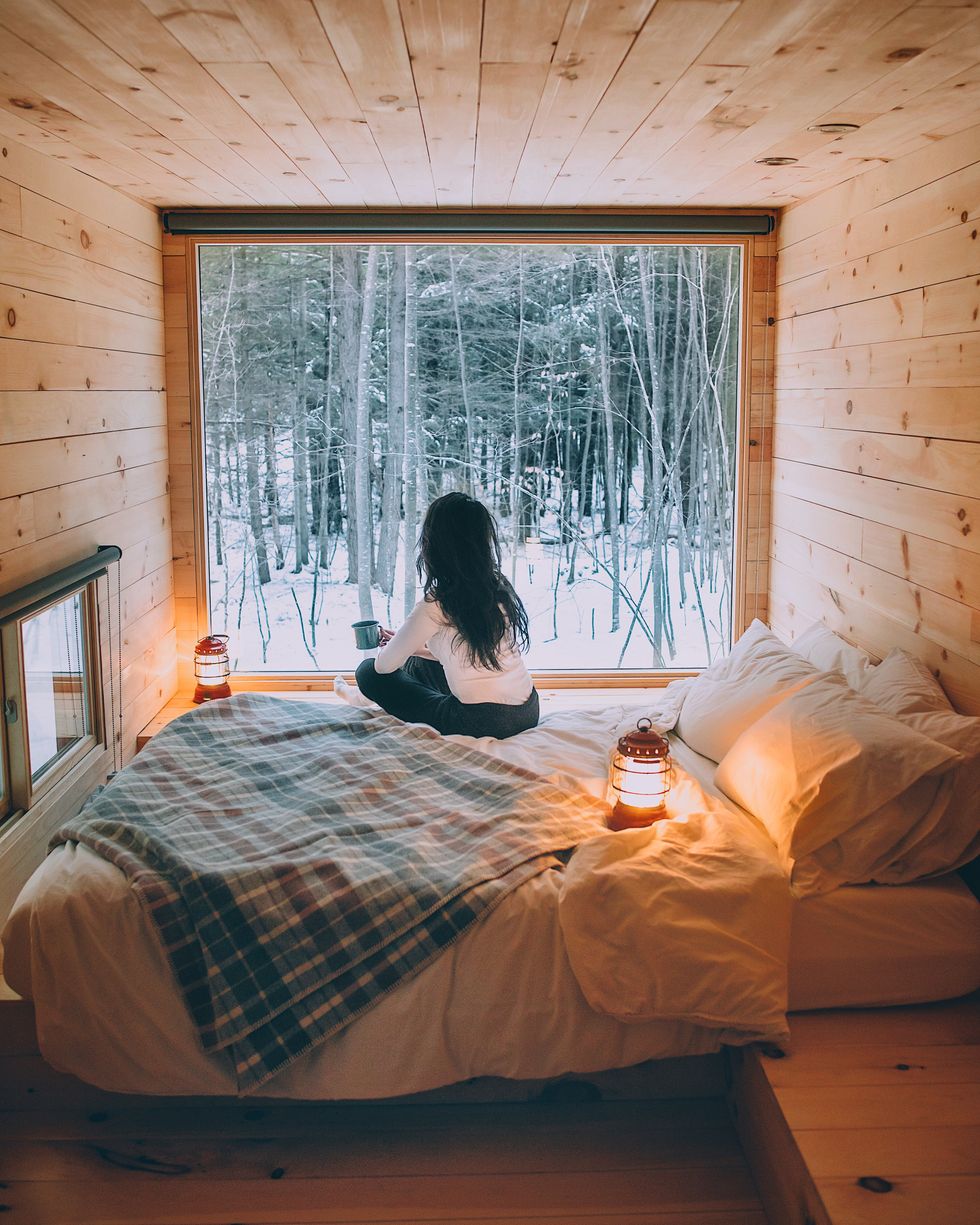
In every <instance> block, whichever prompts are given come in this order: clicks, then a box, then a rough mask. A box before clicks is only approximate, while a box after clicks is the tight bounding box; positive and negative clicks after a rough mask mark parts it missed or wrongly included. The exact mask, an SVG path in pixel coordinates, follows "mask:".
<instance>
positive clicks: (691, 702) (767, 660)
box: [675, 621, 817, 761]
mask: <svg viewBox="0 0 980 1225" xmlns="http://www.w3.org/2000/svg"><path fill="white" fill-rule="evenodd" d="M816 675H817V669H816V668H815V667H813V665H812V664H808V663H807V662H806V660H805V659H801V658H800V656H799V655H797V654H796V652H795V651H791V650H790V649H789V647H787V646H786V645H785V644H784V643H782V642H780V640H779V639H778V638H777V637H776V635H775V634H773V633H772V631H771V630H769V629H767V628H766V627H765V626H764V625H763V624H762V622H761V621H753V622H752V624H751V625H750V626H749V628H748V629H747V630H746V631H745V633H744V634H743V635H742V637H741V638H740V639H739V640H738V642H736V643H735V645H734V646H733V647H732V649H731V652H730V653H729V654H728V655H727V656H725V658H724V659H719V660H718V661H717V663H714V664H712V665H711V667H710V668H706V669H705V671H704V672H702V673H701V675H700V676H699V677H697V678H696V680H695V681H694V682H693V683H692V684H691V687H690V688H689V689H688V691H687V693H686V694H685V695H684V702H683V705H682V706H681V713H680V718H679V719H678V721H677V726H676V729H675V730H676V732H677V735H678V736H680V738H681V739H682V740H684V741H685V742H686V743H687V744H689V745H690V746H691V748H692V749H694V751H695V752H696V753H700V754H701V756H702V757H710V758H711V760H712V761H721V759H722V758H723V757H724V756H725V754H726V753H727V752H728V750H729V749H730V748H731V747H732V745H733V744H734V743H735V741H736V740H737V739H738V738H739V736H740V735H741V734H742V732H743V731H745V729H746V728H747V727H748V726H749V724H750V723H754V722H755V720H756V719H758V718H761V716H762V715H764V714H765V713H766V711H767V710H771V709H772V707H773V706H775V705H776V703H777V702H781V701H782V700H783V699H784V698H786V697H788V696H789V695H790V694H791V693H794V692H795V691H796V690H797V689H799V688H800V687H801V686H802V685H806V684H808V683H809V682H810V681H811V680H812V679H813V678H814V677H815V676H816Z"/></svg>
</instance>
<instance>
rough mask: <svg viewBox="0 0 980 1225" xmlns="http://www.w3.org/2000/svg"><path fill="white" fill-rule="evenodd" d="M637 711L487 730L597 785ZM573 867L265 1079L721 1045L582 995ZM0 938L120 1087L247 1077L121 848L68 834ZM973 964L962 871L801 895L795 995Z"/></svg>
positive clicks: (504, 1073)
mask: <svg viewBox="0 0 980 1225" xmlns="http://www.w3.org/2000/svg"><path fill="white" fill-rule="evenodd" d="M629 713H630V712H628V711H625V710H624V709H623V708H621V707H617V708H612V709H610V710H608V711H588V712H561V713H559V714H555V715H552V716H549V717H548V719H547V720H545V722H544V724H543V726H542V727H540V728H539V729H536V731H535V732H534V733H525V734H524V735H523V736H521V737H515V738H514V739H513V740H511V741H504V742H497V741H493V742H477V746H478V747H481V748H484V749H485V750H486V751H488V752H492V753H493V754H494V755H496V756H502V757H506V758H507V759H508V760H512V761H516V762H518V763H519V764H522V765H531V767H532V768H534V769H536V770H538V771H539V772H541V773H550V774H553V775H555V776H556V777H560V776H564V777H565V778H566V779H567V778H568V777H569V776H572V777H574V779H575V781H576V782H577V783H578V784H579V785H585V786H587V787H589V788H590V789H596V788H601V787H604V786H605V770H606V757H607V749H606V747H605V746H608V745H609V744H610V743H611V742H612V730H613V729H615V728H616V727H619V726H621V724H622V722H623V718H624V716H625V715H628V714H629ZM470 743H472V742H470ZM674 755H675V758H676V760H677V761H678V763H679V764H680V765H681V766H682V767H683V768H685V769H687V770H688V771H689V772H690V773H691V774H694V775H695V776H696V777H697V778H698V779H699V780H700V781H701V782H702V784H703V785H704V786H705V788H706V789H707V790H709V791H711V792H712V793H714V794H716V795H717V794H718V793H717V792H716V791H715V789H714V787H713V785H712V783H711V776H712V774H713V771H714V763H713V762H708V761H706V759H704V758H699V757H698V756H697V755H696V754H694V753H692V752H691V750H690V749H689V748H688V747H687V746H686V745H684V744H683V743H682V742H679V741H677V742H675V745H674ZM561 881H562V878H561V876H560V874H559V873H557V872H554V871H550V872H545V873H543V874H542V875H540V876H538V877H536V878H534V879H533V880H531V881H529V882H528V883H526V884H525V885H523V886H521V888H520V889H519V890H517V891H516V892H515V893H513V894H511V895H510V896H509V897H508V898H506V899H505V900H504V902H503V903H502V904H501V905H500V906H499V907H498V908H497V909H496V910H495V911H494V912H493V913H492V914H491V915H489V916H488V917H487V918H486V919H485V920H484V921H483V922H481V923H480V924H477V925H476V926H475V927H473V928H472V929H471V930H470V931H469V932H467V934H466V935H465V936H464V938H462V939H461V940H459V941H458V942H457V943H456V944H455V945H453V946H452V947H451V948H449V949H447V950H446V951H445V952H444V953H443V954H442V955H441V956H440V957H439V958H438V959H437V960H436V961H435V962H434V963H432V964H431V965H429V966H428V967H427V968H426V969H425V970H423V971H422V972H421V973H420V974H419V975H418V976H417V977H416V978H414V979H412V980H410V981H409V982H406V983H403V984H402V985H400V986H399V987H398V988H397V989H396V990H394V991H392V992H391V993H390V994H389V995H387V996H385V997H384V998H383V999H382V1000H381V1001H380V1002H379V1003H378V1004H377V1005H376V1006H375V1007H373V1008H372V1009H371V1010H370V1011H368V1012H366V1013H365V1014H364V1015H363V1016H361V1017H359V1018H358V1019H357V1020H356V1021H354V1022H353V1024H351V1025H350V1026H349V1027H348V1028H347V1029H346V1030H345V1031H344V1032H342V1033H340V1034H339V1035H337V1036H335V1037H334V1038H331V1039H330V1040H329V1041H327V1042H325V1043H323V1044H322V1045H320V1046H319V1047H317V1048H316V1049H314V1050H313V1051H311V1052H309V1053H307V1054H306V1055H304V1056H303V1057H302V1058H300V1059H298V1060H297V1061H296V1062H295V1063H294V1064H292V1065H291V1066H290V1067H288V1068H286V1069H285V1070H284V1071H283V1072H282V1073H280V1074H279V1075H278V1076H276V1077H275V1078H274V1079H273V1080H272V1081H271V1082H269V1084H268V1085H266V1086H264V1087H263V1089H261V1090H259V1094H260V1095H264V1096H272V1097H286V1098H309V1099H320V1100H323V1099H334V1100H336V1099H343V1098H359V1099H370V1098H377V1097H389V1096H394V1095H396V1094H407V1093H416V1092H420V1091H423V1090H426V1089H431V1088H436V1087H439V1086H442V1085H447V1084H452V1083H456V1082H459V1081H463V1080H468V1079H470V1078H473V1077H484V1076H495V1077H504V1078H509V1079H518V1080H525V1079H538V1078H544V1077H550V1076H558V1075H563V1074H566V1073H578V1074H586V1073H590V1072H596V1071H599V1070H603V1069H610V1068H618V1067H627V1066H629V1065H631V1064H636V1063H641V1062H643V1061H645V1060H648V1059H657V1058H665V1057H672V1056H683V1055H699V1054H708V1053H710V1052H712V1051H715V1050H717V1049H719V1047H720V1045H721V1044H722V1043H724V1041H725V1033H724V1031H716V1030H709V1029H704V1028H701V1027H699V1026H697V1025H693V1024H690V1023H687V1022H679V1021H643V1022H633V1023H624V1022H622V1021H620V1020H618V1019H616V1018H614V1017H611V1016H608V1015H605V1014H601V1013H599V1012H596V1011H594V1010H593V1009H592V1008H591V1007H590V1006H589V1005H588V1003H587V1001H586V1000H585V998H584V996H583V994H582V991H581V989H580V987H579V984H578V981H577V979H576V977H575V974H574V973H573V971H572V968H571V965H570V964H569V961H568V957H567V955H566V952H565V947H564V942H563V937H562V931H561V925H560V922H559V915H558V900H559V892H560V889H561ZM597 922H601V916H597ZM3 940H4V950H5V962H4V970H5V974H6V977H7V979H8V981H9V983H10V985H11V986H12V987H13V988H14V990H16V991H18V992H19V993H20V994H22V995H25V996H28V997H31V998H33V999H34V1000H35V1003H36V1006H37V1009H36V1010H37V1018H38V1038H39V1044H40V1047H41V1050H42V1053H43V1054H44V1055H45V1057H46V1059H47V1060H48V1061H49V1062H50V1063H52V1064H53V1065H54V1066H56V1067H59V1068H61V1069H63V1070H65V1071H68V1072H72V1073H74V1074H76V1075H78V1076H80V1077H81V1078H82V1079H85V1080H88V1081H90V1082H92V1083H94V1084H97V1085H99V1086H101V1087H102V1088H105V1089H112V1090H117V1091H121V1092H139V1093H161V1094H230V1093H234V1092H235V1080H234V1076H233V1074H232V1072H231V1070H230V1068H229V1067H228V1066H227V1065H226V1064H225V1062H224V1061H223V1059H222V1057H215V1056H209V1055H205V1054H204V1052H203V1051H202V1049H201V1047H200V1044H199V1042H198V1038H197V1035H196V1032H195V1030H194V1028H193V1026H192V1024H191V1021H190V1018H189V1017H188V1015H187V1012H186V1010H185V1007H184V1004H183V1001H182V999H181V997H180V994H179V992H178V990H177V988H176V985H175V984H174V982H173V978H172V975H171V972H170V968H169V965H168V963H167V961H166V958H165V955H164V953H163V951H162V949H161V947H160V945H159V942H158V941H157V938H156V935H155V932H154V930H153V929H152V925H151V922H150V921H149V920H148V918H147V917H146V915H145V914H144V913H143V911H142V909H141V908H140V905H139V903H138V902H137V900H136V898H135V897H134V895H133V894H132V893H131V891H130V890H129V888H128V884H127V882H126V880H125V878H124V877H123V875H122V874H121V873H120V872H119V871H118V869H116V868H115V867H113V866H112V865H111V864H108V863H106V862H104V861H103V860H101V859H99V858H98V857H97V856H95V855H93V854H92V853H91V852H89V851H88V850H86V849H85V848H84V847H77V846H66V847H62V848H59V849H58V850H57V851H55V852H54V853H52V854H51V855H50V856H49V857H48V859H47V860H46V861H45V863H44V864H43V865H42V866H41V868H39V870H38V872H37V873H36V874H35V875H34V877H32V879H31V881H30V882H29V883H28V885H27V886H26V887H25V890H24V892H23V893H22V895H21V897H20V898H19V899H18V902H17V904H16V906H15V908H14V911H13V912H12V914H11V916H10V919H9V921H8V924H7V927H6V929H5V931H4V934H3ZM978 984H980V907H978V906H977V904H976V902H975V900H974V898H973V897H972V895H971V894H970V893H969V891H968V890H967V889H966V888H965V886H963V884H962V882H960V881H959V879H958V878H956V877H950V878H946V879H943V880H937V881H931V882H924V883H921V884H916V885H907V886H899V887H893V888H881V887H876V886H865V887H861V888H851V889H841V890H838V891H837V892H835V893H833V894H829V895H826V896H824V897H819V898H813V899H807V900H805V901H802V902H799V903H797V904H796V908H795V912H794V926H793V935H792V955H791V966H790V1001H789V1003H790V1008H791V1009H812V1008H825V1007H841V1006H860V1005H868V1006H870V1005H879V1004H894V1003H909V1002H923V1001H926V1000H934V999H942V998H949V997H952V996H956V995H960V994H964V993H966V992H968V991H970V990H973V989H974V988H975V987H976V986H977V985H978Z"/></svg>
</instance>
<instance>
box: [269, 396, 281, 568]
mask: <svg viewBox="0 0 980 1225" xmlns="http://www.w3.org/2000/svg"><path fill="white" fill-rule="evenodd" d="M265 504H266V506H267V507H268V510H269V530H270V531H271V532H272V544H273V547H274V549H275V551H276V569H277V570H282V569H283V568H284V567H285V565H286V558H285V555H284V553H283V551H282V532H281V531H280V530H279V474H278V470H277V467H276V427H275V425H274V424H273V421H272V406H271V405H270V406H269V408H268V410H267V413H266V418H265Z"/></svg>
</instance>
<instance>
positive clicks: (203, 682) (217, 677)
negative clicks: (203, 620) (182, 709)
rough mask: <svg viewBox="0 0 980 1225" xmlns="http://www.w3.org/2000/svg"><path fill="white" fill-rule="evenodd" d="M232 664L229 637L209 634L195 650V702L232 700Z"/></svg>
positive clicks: (198, 703)
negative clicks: (229, 656) (221, 699)
mask: <svg viewBox="0 0 980 1225" xmlns="http://www.w3.org/2000/svg"><path fill="white" fill-rule="evenodd" d="M230 675H231V664H230V662H229V660H228V635H227V634H209V635H208V637H207V638H202V639H201V641H200V642H199V643H198V644H197V646H196V647H195V648H194V677H195V679H196V681H197V686H196V688H195V690H194V702H195V704H196V705H198V706H199V705H200V704H201V703H202V702H210V701H212V700H213V699H214V698H230V697H231V686H230V685H229V684H228V677H229V676H230Z"/></svg>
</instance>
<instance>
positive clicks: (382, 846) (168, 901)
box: [52, 694, 608, 1093]
mask: <svg viewBox="0 0 980 1225" xmlns="http://www.w3.org/2000/svg"><path fill="white" fill-rule="evenodd" d="M607 812H608V808H607V807H606V805H605V804H604V803H602V802H600V801H598V800H595V799H593V798H592V797H591V796H589V795H587V794H585V793H584V792H582V793H571V792H566V791H562V790H560V789H559V788H557V787H555V786H553V785H551V784H550V783H548V782H546V781H545V780H544V779H543V778H541V777H540V776H538V775H536V774H533V773H532V772H531V771H529V770H525V769H522V768H521V767H519V766H513V765H509V764H507V763H504V762H500V761H496V760H494V759H493V758H491V757H488V756H487V755H486V754H483V753H480V752H478V751H476V750H472V749H468V748H463V747H461V746H460V745H458V744H451V743H449V742H448V741H446V740H444V739H443V738H442V737H441V736H439V735H438V734H437V733H436V732H433V731H431V730H430V729H429V728H425V727H419V726H409V725H406V724H404V723H401V722H399V721H398V720H396V719H393V718H391V717H390V716H388V715H383V714H377V713H372V712H368V711H361V710H355V709H353V708H351V707H336V706H326V705H322V706H321V705H313V704H310V703H305V702H288V701H283V700H281V699H278V698H273V697H269V696H267V695H262V694H241V695H239V696H236V697H233V698H229V699H227V700H224V701H219V702H213V703H209V704H208V705H205V706H202V707H201V708H200V709H198V710H195V711H193V712H191V713H190V714H187V715H185V716H183V717H182V718H180V719H177V720H176V721H174V722H173V723H171V724H170V725H169V726H168V727H166V728H165V729H164V730H163V731H162V732H160V733H159V734H158V735H156V736H154V738H153V739H152V741H151V742H150V743H149V745H147V747H146V748H145V749H144V750H143V751H142V753H140V755H139V756H138V757H137V758H135V760H134V761H133V762H132V763H131V764H130V765H128V766H127V767H126V768H125V769H124V770H123V771H121V772H120V773H119V774H118V775H117V776H116V777H115V778H114V779H113V780H112V782H110V783H109V784H108V786H106V787H105V788H104V789H103V790H102V791H101V792H99V793H98V794H97V795H96V796H94V797H93V798H92V799H91V800H90V801H89V803H88V804H87V805H86V807H85V808H83V810H82V811H81V812H80V813H79V814H78V816H77V817H75V818H74V819H73V820H71V821H69V822H68V823H67V824H66V825H64V826H63V827H62V828H61V829H60V830H59V831H58V833H57V834H56V835H55V837H54V839H53V840H52V846H56V845H59V844H61V843H64V842H79V843H82V844H83V845H85V846H86V847H88V848H90V849H91V850H93V851H95V852H96V853H97V854H98V855H100V856H101V857H102V858H104V859H107V860H109V861H110V862H112V863H114V864H116V865H117V866H118V867H119V868H120V869H121V870H122V871H123V872H124V873H125V874H126V876H127V877H128V879H129V881H130V885H131V888H132V889H133V890H134V891H135V893H136V894H137V895H138V897H139V899H140V901H141V903H142V904H143V906H144V908H145V909H146V911H147V912H148V914H149V915H150V917H151V918H152V921H153V924H154V926H155V928H156V931H157V932H158V934H159V937H160V940H161V941H162V944H163V947H164V949H165V950H166V952H167V955H168V957H169V960H170V964H171V966H172V967H173V971H174V974H175V976H176V979H177V982H178V984H179V986H180V989H181V991H182V993H183V996H184V999H185V1001H186V1003H187V1007H188V1009H189V1011H190V1014H191V1016H192V1018H193V1020H194V1022H195V1024H196V1026H197V1029H198V1032H199V1034H200V1038H201V1042H202V1044H203V1046H204V1049H205V1050H207V1051H210V1052H218V1051H227V1052H228V1054H229V1056H230V1058H231V1060H232V1063H233V1066H234V1068H235V1070H236V1073H237V1077H238V1085H239V1091H240V1092H243V1093H245V1092H248V1091H249V1090H251V1089H254V1088H257V1087H258V1086H259V1085H261V1084H264V1083H265V1082H266V1081H267V1080H268V1079H269V1078H270V1077H272V1076H274V1075H275V1073H276V1072H278V1071H280V1070H281V1069H282V1068H283V1067H285V1066H286V1065H287V1064H288V1063H290V1062H291V1061H292V1060H294V1059H296V1058H297V1057H298V1056H300V1055H302V1054H303V1053H304V1052H306V1051H308V1050H310V1049H311V1048H312V1047H314V1046H316V1045H317V1044H318V1043H320V1042H323V1041H324V1040H325V1039H326V1038H328V1037H330V1036H331V1035H332V1034H335V1033H337V1032H338V1031H339V1030H341V1029H342V1028H343V1027H344V1026H345V1025H347V1024H349V1023H350V1022H351V1021H352V1020H353V1019H354V1018H355V1017H356V1016H358V1014H360V1013H362V1012H364V1011H365V1010H366V1009H368V1008H370V1007H371V1006H372V1005H373V1004H375V1003H377V1002H378V1000H379V999H380V998H381V997H382V996H383V995H384V994H385V993H386V992H388V991H390V990H391V989H392V988H393V987H395V986H397V984H398V983H400V982H402V981H404V980H405V979H406V978H409V977H411V976H413V975H414V974H417V973H418V972H419V971H420V970H421V969H422V968H423V967H424V966H426V965H427V964H428V963H429V962H430V961H432V960H433V958H435V957H436V956H437V955H438V954H439V953H440V951H441V950H443V949H445V948H446V947H447V946H448V945H449V944H451V943H452V942H453V941H454V940H456V939H457V938H458V937H459V936H460V935H461V934H462V933H463V932H464V931H465V930H466V929H467V928H468V927H469V926H470V924H472V923H474V922H476V921H477V920H478V919H480V918H481V917H483V916H485V915H486V914H488V913H489V912H490V910H491V909H492V908H493V907H494V906H495V905H497V903H499V902H500V901H501V900H502V899H503V898H504V897H505V896H506V895H507V894H508V893H510V892H511V891H512V890H514V889H516V888H517V887H518V886H519V885H521V884H522V883H523V882H525V881H526V880H528V879H530V878H531V877H532V876H534V875H536V874H537V873H539V872H542V871H545V870H546V869H548V868H550V867H556V866H559V865H560V862H561V861H560V860H558V859H557V858H556V853H557V852H560V851H562V850H567V849H568V848H570V847H573V846H575V845H576V844H577V843H578V842H580V841H582V840H583V839H585V838H588V837H591V836H592V835H594V834H596V833H598V832H600V831H601V830H602V828H603V827H604V825H603V822H604V817H605V815H606V813H607Z"/></svg>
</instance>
